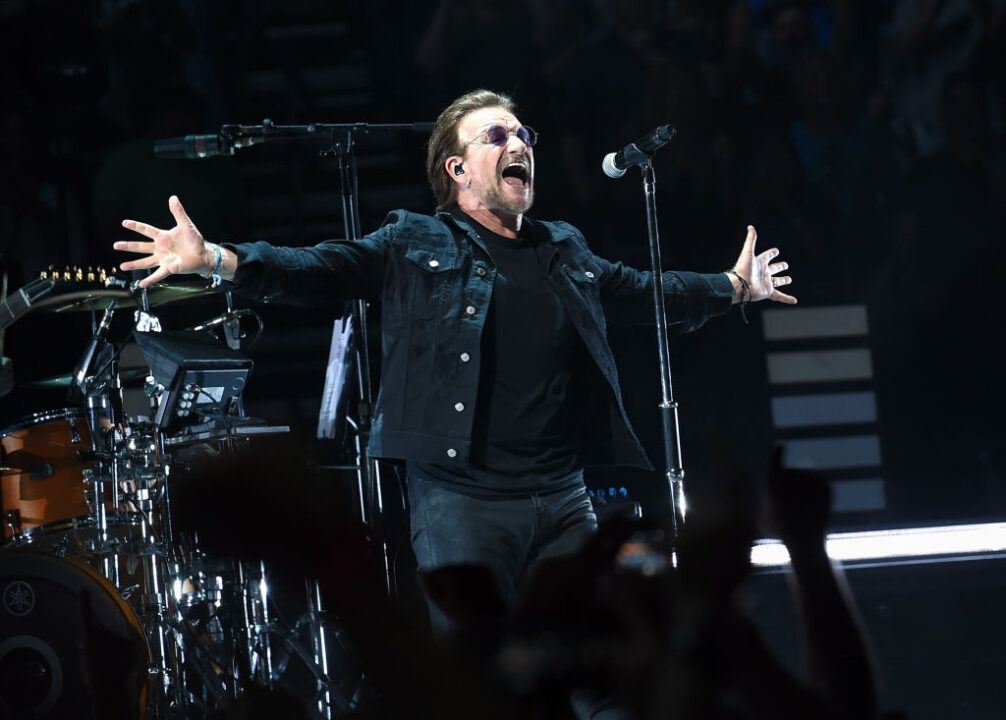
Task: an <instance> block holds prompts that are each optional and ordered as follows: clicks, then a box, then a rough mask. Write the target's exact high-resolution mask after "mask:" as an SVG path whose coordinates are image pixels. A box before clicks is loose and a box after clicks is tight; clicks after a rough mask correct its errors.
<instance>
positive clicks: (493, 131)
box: [486, 125, 510, 146]
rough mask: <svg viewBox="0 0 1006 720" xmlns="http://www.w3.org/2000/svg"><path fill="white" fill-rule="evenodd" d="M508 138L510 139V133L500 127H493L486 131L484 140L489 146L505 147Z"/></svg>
mask: <svg viewBox="0 0 1006 720" xmlns="http://www.w3.org/2000/svg"><path fill="white" fill-rule="evenodd" d="M508 137H510V133H508V132H507V130H506V128H505V127H503V126H502V125H493V126H492V127H490V128H489V129H488V130H486V140H488V141H489V143H490V144H491V145H496V146H500V145H506V141H507V138H508Z"/></svg>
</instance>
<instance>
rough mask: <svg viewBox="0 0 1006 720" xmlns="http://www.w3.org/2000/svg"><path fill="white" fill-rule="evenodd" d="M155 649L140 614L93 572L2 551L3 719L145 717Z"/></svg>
mask: <svg viewBox="0 0 1006 720" xmlns="http://www.w3.org/2000/svg"><path fill="white" fill-rule="evenodd" d="M149 661H150V652H149V649H148V646H147V641H146V639H145V637H144V633H143V630H142V629H141V627H140V623H139V621H138V620H137V618H136V615H135V614H134V613H133V611H132V610H131V609H130V607H129V605H128V604H127V603H126V602H124V601H123V600H122V599H121V598H120V597H119V596H118V594H117V593H116V591H115V589H114V588H113V587H112V586H111V585H110V584H109V583H108V581H107V580H105V579H104V578H102V577H101V576H100V575H99V574H98V573H96V572H95V571H93V570H92V569H90V568H88V567H86V566H84V565H81V564H78V563H76V562H74V561H73V560H69V559H66V558H58V557H54V556H52V555H49V554H47V553H41V552H36V551H34V550H31V549H18V550H11V549H7V550H0V717H4V718H33V719H35V720H43V719H52V720H62V719H63V718H70V717H72V718H87V719H89V720H91V719H93V720H97V719H98V718H102V719H103V718H128V719H130V720H132V719H137V720H138V719H139V718H141V717H143V713H144V710H145V705H146V694H147V680H148V666H149Z"/></svg>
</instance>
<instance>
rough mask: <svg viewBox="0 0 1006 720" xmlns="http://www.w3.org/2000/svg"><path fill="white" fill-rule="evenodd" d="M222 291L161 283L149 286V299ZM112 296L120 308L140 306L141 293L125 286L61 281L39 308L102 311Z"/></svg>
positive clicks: (155, 301)
mask: <svg viewBox="0 0 1006 720" xmlns="http://www.w3.org/2000/svg"><path fill="white" fill-rule="evenodd" d="M219 292H220V288H211V287H207V286H206V285H205V284H204V283H171V284H167V283H158V284H156V285H153V286H152V287H150V288H148V289H147V302H148V303H149V304H150V306H151V307H155V306H159V305H167V304H168V303H173V302H178V301H180V300H189V299H191V298H194V297H200V296H203V295H213V294H217V293H219ZM112 298H115V299H117V300H118V302H117V303H116V307H120V308H125V307H137V306H138V305H139V302H140V301H139V293H138V292H137V293H132V292H130V291H129V290H128V289H126V288H123V287H105V286H103V285H100V284H98V283H85V282H66V281H61V282H59V283H58V284H57V285H56V287H55V288H54V290H53V291H52V293H50V294H49V295H47V296H45V297H44V298H42V299H40V300H39V301H38V302H36V303H35V307H36V308H39V309H41V310H47V311H49V312H57V313H62V312H90V311H92V310H98V311H100V310H104V309H105V308H106V307H108V302H109V300H111V299H112Z"/></svg>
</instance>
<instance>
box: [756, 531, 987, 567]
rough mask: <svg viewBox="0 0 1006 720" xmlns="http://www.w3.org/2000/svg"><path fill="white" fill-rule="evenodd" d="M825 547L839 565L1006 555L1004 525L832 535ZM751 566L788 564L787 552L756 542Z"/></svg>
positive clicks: (775, 543)
mask: <svg viewBox="0 0 1006 720" xmlns="http://www.w3.org/2000/svg"><path fill="white" fill-rule="evenodd" d="M825 547H826V548H827V550H828V557H830V558H831V559H832V560H839V561H842V562H848V561H857V560H879V559H886V558H917V557H926V556H934V557H935V556H948V555H963V554H970V553H994V552H1006V523H983V524H976V525H947V526H943V527H922V528H903V529H898V530H871V531H869V532H850V533H834V534H831V535H828V539H827V542H826V545H825ZM751 564H752V565H754V566H756V567H771V566H779V565H788V564H789V552H787V550H786V546H785V545H783V544H782V543H781V542H780V541H778V540H756V541H755V544H754V547H752V548H751Z"/></svg>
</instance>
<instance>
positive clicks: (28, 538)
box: [0, 511, 144, 549]
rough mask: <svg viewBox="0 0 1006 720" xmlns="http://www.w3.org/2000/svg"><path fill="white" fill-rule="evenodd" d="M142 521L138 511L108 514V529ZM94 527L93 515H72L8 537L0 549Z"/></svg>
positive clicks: (26, 545) (23, 546)
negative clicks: (50, 535) (54, 534)
mask: <svg viewBox="0 0 1006 720" xmlns="http://www.w3.org/2000/svg"><path fill="white" fill-rule="evenodd" d="M143 520H144V518H143V513H141V512H139V511H135V512H118V513H110V514H109V515H108V527H109V529H115V528H123V527H135V526H137V525H142V524H143ZM96 525H97V522H96V521H95V519H94V516H93V515H74V516H73V517H69V518H63V519H62V520H56V521H55V522H51V523H45V524H44V525H36V526H35V527H33V528H28V529H27V530H22V531H21V532H20V533H18V534H17V537H16V538H15V537H9V538H7V539H6V540H5V541H4V542H3V543H0V549H4V548H29V547H32V545H33V544H34V543H35V542H37V541H38V540H41V539H42V538H44V537H45V536H46V535H49V534H53V533H60V532H68V531H72V530H93V529H94V528H95V526H96ZM36 547H39V548H41V547H42V546H41V545H39V546H36Z"/></svg>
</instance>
